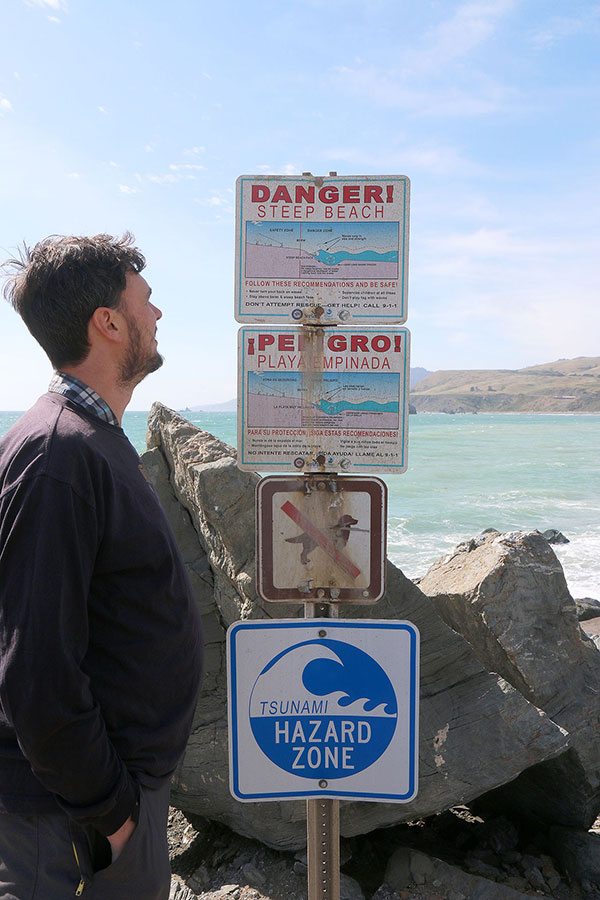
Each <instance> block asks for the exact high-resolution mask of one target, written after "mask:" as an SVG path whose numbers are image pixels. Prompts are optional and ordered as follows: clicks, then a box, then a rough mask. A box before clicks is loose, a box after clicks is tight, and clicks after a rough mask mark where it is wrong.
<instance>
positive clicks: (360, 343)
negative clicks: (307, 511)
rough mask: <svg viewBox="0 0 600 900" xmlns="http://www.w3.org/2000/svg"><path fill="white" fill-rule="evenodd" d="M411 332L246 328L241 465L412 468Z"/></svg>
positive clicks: (241, 352) (241, 346)
mask: <svg viewBox="0 0 600 900" xmlns="http://www.w3.org/2000/svg"><path fill="white" fill-rule="evenodd" d="M409 339H410V336H409V332H408V330H407V329H405V328H401V329H388V328H361V329H357V328H353V329H348V330H341V329H340V328H331V329H327V328H320V327H316V326H315V327H312V326H303V327H301V328H297V329H294V328H270V329H269V328H241V329H240V331H239V341H238V379H239V383H238V466H239V467H240V468H241V469H245V470H247V471H254V470H258V471H276V472H282V471H286V470H287V471H290V470H291V471H297V472H326V471H330V472H339V471H341V472H350V471H358V470H361V471H370V472H395V473H397V474H399V473H401V472H404V471H405V470H406V466H407V444H408V391H409V365H410V359H409Z"/></svg>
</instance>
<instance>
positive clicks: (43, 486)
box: [0, 234, 202, 900]
mask: <svg viewBox="0 0 600 900" xmlns="http://www.w3.org/2000/svg"><path fill="white" fill-rule="evenodd" d="M144 266H145V260H144V257H143V256H142V254H141V253H140V251H139V250H138V249H137V248H136V247H135V246H134V244H133V238H132V236H131V235H129V234H126V235H124V236H123V237H122V238H119V239H116V238H113V237H110V236H108V235H97V236H96V237H89V238H88V237H56V236H53V237H49V238H47V239H46V240H44V241H41V242H40V243H39V244H37V245H36V246H35V247H34V248H33V249H32V250H28V249H27V248H26V249H25V251H24V252H23V254H22V255H21V258H20V259H16V260H10V261H9V262H8V263H7V264H5V270H6V271H7V273H8V274H9V278H8V281H7V283H6V286H5V294H6V296H7V298H8V299H9V300H10V302H11V303H12V305H13V306H14V308H15V309H16V310H17V312H18V313H19V314H20V315H21V317H22V318H23V320H24V322H25V324H26V325H27V327H28V329H29V331H30V332H31V334H32V335H33V337H34V338H35V339H36V340H37V341H38V342H39V343H40V344H41V346H42V347H43V349H44V350H45V351H46V353H47V355H48V357H49V358H50V361H51V363H52V365H53V367H54V369H55V373H54V376H53V378H52V381H51V382H50V386H49V389H48V392H47V393H46V394H44V395H43V396H42V397H40V399H39V400H38V401H37V403H36V404H35V405H34V406H33V407H32V408H31V409H30V410H29V411H28V412H27V413H25V414H24V415H23V416H22V417H21V419H20V420H19V421H18V422H17V423H16V424H15V425H14V426H13V427H12V428H11V429H10V431H9V432H8V433H7V434H6V435H5V436H4V438H2V440H1V441H0V900H65V898H66V897H69V896H73V895H78V896H81V895H83V896H84V898H88V900H167V898H168V896H169V885H170V867H169V858H168V852H167V843H166V822H167V815H168V804H169V783H170V777H171V775H172V773H173V771H174V769H175V767H176V765H177V762H178V760H179V758H180V756H181V754H182V753H183V750H184V748H185V744H186V741H187V738H188V736H189V731H190V728H191V723H192V718H193V713H194V709H195V703H196V698H197V692H198V687H199V682H200V674H201V667H202V640H201V631H200V621H199V615H198V611H197V608H196V604H195V602H194V598H193V595H192V589H191V586H190V583H189V580H188V577H187V574H186V570H185V567H184V564H183V561H182V559H181V556H180V554H179V551H178V548H177V545H176V542H175V538H174V536H173V533H172V531H171V529H170V527H169V524H168V522H167V520H166V517H165V515H164V512H163V510H162V508H161V506H160V503H159V501H158V498H157V496H156V493H155V491H154V488H153V487H152V485H151V484H150V482H149V481H148V479H147V478H146V477H145V475H144V472H143V468H142V466H141V463H140V459H139V456H138V454H137V453H136V451H135V449H134V448H133V446H132V445H131V444H130V442H129V440H128V439H127V437H126V435H125V433H124V431H123V429H122V428H121V420H122V417H123V413H124V411H125V408H126V407H127V405H128V403H129V401H130V399H131V395H132V392H133V390H134V388H135V386H136V385H137V384H138V383H139V382H140V381H141V380H142V379H143V378H145V376H146V375H148V374H150V373H151V372H154V371H155V370H156V369H158V368H159V367H160V366H161V364H162V362H163V360H162V357H161V356H160V354H159V353H158V349H157V341H156V330H157V322H158V321H159V319H160V318H161V315H162V313H161V311H160V310H159V309H158V307H157V306H155V305H154V304H153V303H151V302H150V296H151V289H150V287H149V285H148V283H147V282H146V280H145V279H144V278H143V277H142V275H141V274H140V273H141V271H142V269H143V268H144Z"/></svg>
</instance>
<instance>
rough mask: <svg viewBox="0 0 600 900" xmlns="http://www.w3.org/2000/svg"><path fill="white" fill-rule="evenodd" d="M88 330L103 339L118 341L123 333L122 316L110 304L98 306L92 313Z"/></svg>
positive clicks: (121, 338)
mask: <svg viewBox="0 0 600 900" xmlns="http://www.w3.org/2000/svg"><path fill="white" fill-rule="evenodd" d="M89 330H90V332H91V331H94V332H96V334H97V335H98V336H99V337H103V338H104V339H105V340H108V341H116V342H117V343H120V342H121V341H122V340H123V337H124V334H125V330H124V322H123V316H122V315H121V314H120V313H119V311H118V310H117V309H113V308H112V307H110V306H99V307H98V308H97V309H95V310H94V312H93V313H92V318H91V319H90V322H89ZM91 336H92V335H91V334H90V338H91Z"/></svg>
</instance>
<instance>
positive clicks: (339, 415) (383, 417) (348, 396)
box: [247, 372, 400, 430]
mask: <svg viewBox="0 0 600 900" xmlns="http://www.w3.org/2000/svg"><path fill="white" fill-rule="evenodd" d="M399 387H400V375H399V374H398V373H395V372H389V373H381V372H324V373H322V377H321V378H320V379H319V382H318V388H317V390H315V387H314V385H313V384H312V383H310V382H309V381H307V379H305V378H303V376H302V373H300V372H248V396H247V417H248V425H249V426H250V427H252V428H257V427H264V426H268V425H278V426H282V425H285V426H288V427H308V428H311V427H315V426H321V427H323V428H350V427H351V428H366V429H384V430H387V429H398V428H399V427H400V402H399V399H398V398H399V393H400V391H399Z"/></svg>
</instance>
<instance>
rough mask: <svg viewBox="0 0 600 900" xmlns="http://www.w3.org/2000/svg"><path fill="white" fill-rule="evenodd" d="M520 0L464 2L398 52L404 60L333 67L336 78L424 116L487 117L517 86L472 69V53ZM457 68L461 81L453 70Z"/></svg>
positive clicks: (380, 101)
mask: <svg viewBox="0 0 600 900" xmlns="http://www.w3.org/2000/svg"><path fill="white" fill-rule="evenodd" d="M515 3H516V0H480V2H469V3H462V4H460V5H459V6H458V7H457V8H456V10H455V11H454V13H453V14H452V15H451V16H450V17H449V18H448V19H446V20H445V21H443V22H441V23H440V24H439V25H437V26H436V27H435V28H433V29H431V30H430V31H429V32H427V33H426V34H425V35H424V37H423V39H422V40H421V42H420V44H417V46H414V47H410V48H408V49H403V50H402V52H401V53H398V59H399V60H400V62H394V63H393V64H390V65H385V64H379V63H376V64H368V63H362V62H361V61H359V60H356V61H355V62H354V63H353V65H350V66H348V65H345V66H336V67H333V68H332V70H331V71H332V77H333V79H334V81H335V82H336V83H337V84H338V86H340V87H341V88H342V89H344V90H345V91H346V92H347V93H349V94H352V95H354V96H355V95H357V94H359V95H363V96H366V97H367V98H368V99H370V100H371V101H372V102H373V103H375V104H377V105H378V106H384V107H397V108H402V109H407V110H410V111H412V112H414V113H415V114H418V115H420V116H446V117H472V116H482V115H487V114H489V113H490V112H493V111H495V110H497V109H499V108H504V107H506V106H507V105H508V104H509V101H511V102H513V101H514V97H515V93H516V92H515V91H514V89H511V88H508V87H507V86H506V85H504V84H502V83H500V82H498V81H496V80H494V79H493V78H490V77H488V76H487V75H485V74H484V73H483V72H482V71H480V70H474V71H473V70H470V69H469V68H468V57H469V56H470V55H472V54H473V52H474V51H475V50H477V49H479V48H480V47H481V46H482V45H484V44H485V43H486V42H488V41H489V40H491V39H492V38H493V37H494V36H495V34H496V33H497V31H498V29H499V27H500V25H501V23H502V21H503V19H504V17H506V16H507V15H508V14H509V13H510V11H511V10H512V9H513V7H514V6H515ZM455 72H456V76H457V81H456V83H454V84H452V83H450V78H449V75H450V74H454V73H455Z"/></svg>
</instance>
